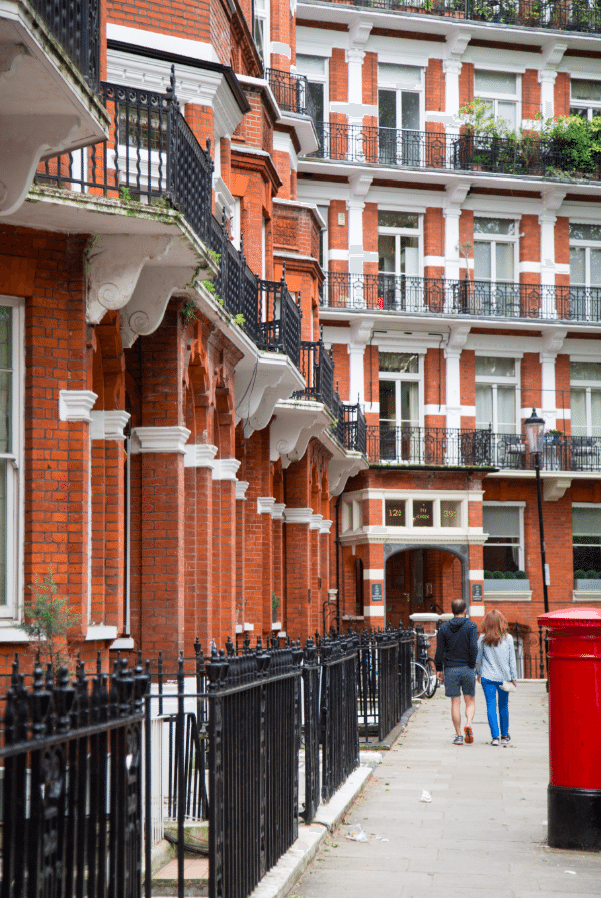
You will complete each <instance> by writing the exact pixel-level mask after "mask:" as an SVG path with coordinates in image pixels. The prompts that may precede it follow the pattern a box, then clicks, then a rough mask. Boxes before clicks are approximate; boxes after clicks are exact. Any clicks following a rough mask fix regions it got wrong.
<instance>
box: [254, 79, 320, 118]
mask: <svg viewBox="0 0 601 898" xmlns="http://www.w3.org/2000/svg"><path fill="white" fill-rule="evenodd" d="M265 77H266V78H267V80H268V81H269V86H270V87H271V90H272V91H273V95H274V97H275V99H276V102H277V104H278V106H279V107H280V109H282V110H283V111H284V112H294V113H296V115H308V116H309V117H310V118H312V119H313V121H315V104H314V102H313V97H312V96H311V91H310V90H309V84H308V81H307V78H306V76H305V75H298V74H296V72H284V71H282V70H281V69H265Z"/></svg>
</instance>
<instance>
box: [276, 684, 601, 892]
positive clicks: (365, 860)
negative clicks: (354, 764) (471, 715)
mask: <svg viewBox="0 0 601 898" xmlns="http://www.w3.org/2000/svg"><path fill="white" fill-rule="evenodd" d="M478 690H479V691H478V692H477V694H476V702H477V706H476V719H475V721H474V726H473V729H474V737H475V741H474V744H473V745H463V746H454V745H452V744H451V740H452V736H453V730H452V725H451V719H450V701H449V700H448V699H445V698H444V694H442V693H441V691H440V690H439V691H437V693H436V696H435V698H434V699H432V700H431V701H424V703H423V704H422V705H421V706H420V708H419V710H418V711H417V712H416V713H415V714H414V715H413V716H412V717H411V719H410V721H409V725H408V727H407V730H406V731H405V733H403V735H402V736H401V738H400V739H399V741H398V742H397V744H396V746H395V747H394V748H393V750H392V751H390V752H387V753H386V756H385V758H384V761H383V763H382V764H381V766H379V767H378V768H377V769H376V770H375V771H374V776H373V777H372V779H371V780H370V781H369V783H368V784H367V785H366V787H365V789H364V791H363V794H362V795H361V797H360V798H359V799H358V800H357V801H356V802H355V804H354V805H353V807H352V809H351V810H350V811H348V812H347V814H346V817H345V820H346V821H347V822H348V823H351V824H354V823H360V824H361V826H362V827H363V829H364V830H365V831H366V833H367V834H368V835H369V842H367V843H359V842H353V841H348V840H347V839H346V838H345V834H346V832H347V831H348V827H346V826H340V827H339V828H338V829H337V830H336V831H335V832H334V833H333V834H332V835H330V836H329V837H328V838H327V839H326V840H325V843H324V845H323V847H322V849H321V851H320V853H319V855H318V857H317V858H316V860H314V861H313V863H312V864H311V866H310V867H309V869H308V870H307V871H306V873H305V874H304V876H303V877H302V878H301V879H300V880H299V881H298V882H297V884H296V885H295V887H294V888H293V889H292V892H291V895H294V896H302V898H337V896H340V898H455V896H457V898H486V896H489V895H490V896H492V895H495V896H497V895H499V896H502V898H535V896H536V898H542V896H552V898H562V896H568V895H570V896H574V895H577V896H579V898H599V894H600V886H599V883H600V881H601V856H600V855H599V854H589V853H584V852H571V851H570V852H568V851H557V850H553V849H550V848H548V847H547V846H546V845H545V844H544V840H545V838H546V818H547V784H548V741H547V694H546V691H545V687H544V684H541V683H520V684H519V686H518V691H517V692H516V693H514V694H513V695H511V696H510V699H509V704H510V733H511V737H512V742H511V743H510V745H509V746H507V747H501V746H499V747H498V748H493V747H492V746H491V745H490V744H489V741H490V731H489V729H488V723H487V721H486V711H485V705H484V698H483V696H482V693H481V690H480V687H478ZM443 692H444V690H443ZM423 789H425V790H427V791H428V792H430V793H431V795H432V802H431V803H430V804H425V803H422V802H420V797H421V793H422V790H423ZM376 836H380V837H381V838H380V839H378V838H376ZM384 840H388V841H384ZM566 871H572V872H566Z"/></svg>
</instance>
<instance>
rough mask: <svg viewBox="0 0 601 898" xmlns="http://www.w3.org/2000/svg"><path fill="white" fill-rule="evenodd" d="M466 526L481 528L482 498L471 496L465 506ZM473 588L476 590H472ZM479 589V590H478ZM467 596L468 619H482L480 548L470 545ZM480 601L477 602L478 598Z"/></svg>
mask: <svg viewBox="0 0 601 898" xmlns="http://www.w3.org/2000/svg"><path fill="white" fill-rule="evenodd" d="M481 488H482V484H481V483H480V482H475V483H471V484H470V489H473V490H476V489H478V490H479V489H481ZM467 508H468V526H469V527H470V528H478V527H479V528H481V527H482V496H481V495H479V496H471V497H470V498H469V500H468V504H467ZM472 532H473V531H472ZM474 586H475V587H476V589H474ZM478 587H479V588H478ZM468 589H469V596H463V598H464V599H466V601H467V602H468V603H469V608H470V617H475V618H478V617H484V614H485V612H486V608H485V607H484V560H483V550H482V546H475V545H471V546H470V547H469V571H468ZM479 595H481V596H482V599H481V600H479V599H478V596H479Z"/></svg>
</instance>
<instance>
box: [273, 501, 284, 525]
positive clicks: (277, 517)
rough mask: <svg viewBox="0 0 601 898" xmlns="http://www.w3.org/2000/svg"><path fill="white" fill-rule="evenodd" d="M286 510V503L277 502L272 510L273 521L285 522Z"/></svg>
mask: <svg viewBox="0 0 601 898" xmlns="http://www.w3.org/2000/svg"><path fill="white" fill-rule="evenodd" d="M285 508H286V503H285V502H276V503H275V505H274V506H273V508H272V509H271V519H272V520H273V521H283V520H284V509H285Z"/></svg>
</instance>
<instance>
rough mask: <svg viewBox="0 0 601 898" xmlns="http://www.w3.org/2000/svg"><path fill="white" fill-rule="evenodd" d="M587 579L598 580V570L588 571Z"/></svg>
mask: <svg viewBox="0 0 601 898" xmlns="http://www.w3.org/2000/svg"><path fill="white" fill-rule="evenodd" d="M585 579H586V580H598V579H599V574H598V573H597V571H587V572H586V575H585Z"/></svg>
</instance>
